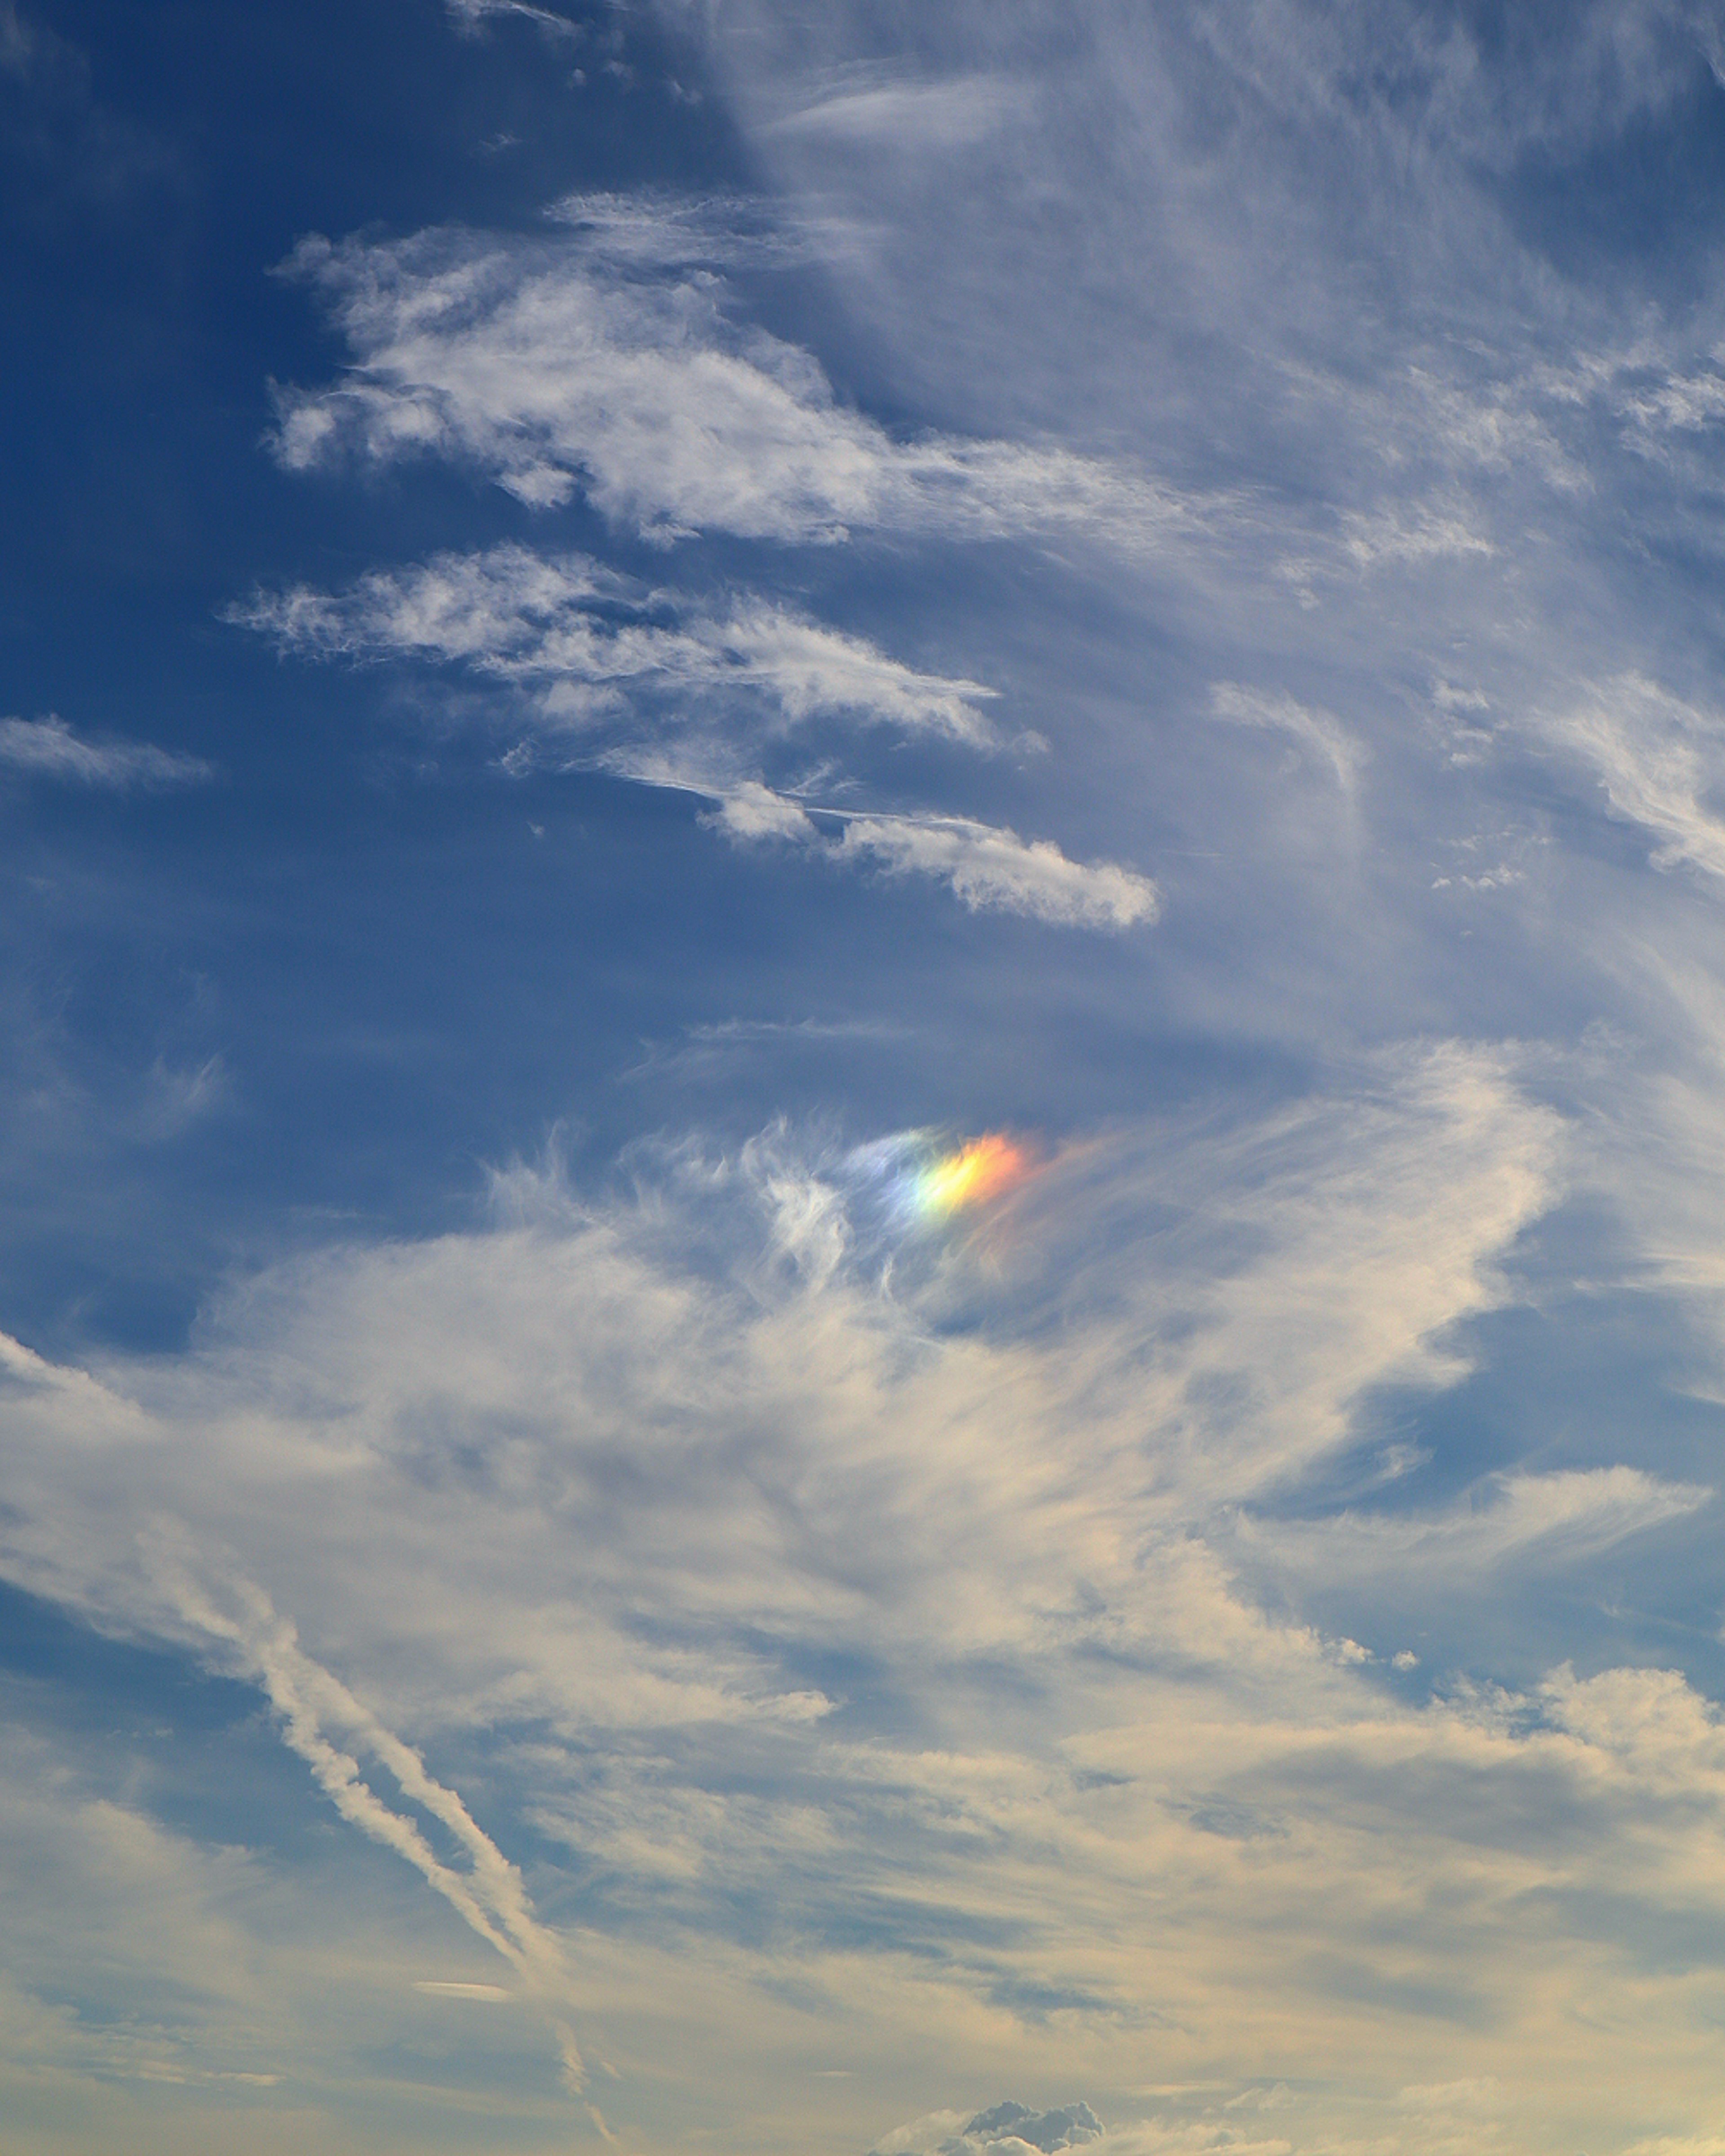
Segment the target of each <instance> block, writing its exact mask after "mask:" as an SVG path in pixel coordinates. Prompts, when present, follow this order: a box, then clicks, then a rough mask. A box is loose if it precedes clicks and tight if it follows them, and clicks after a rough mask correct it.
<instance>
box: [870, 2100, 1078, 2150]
mask: <svg viewBox="0 0 1725 2156" xmlns="http://www.w3.org/2000/svg"><path fill="white" fill-rule="evenodd" d="M960 2115H961V2114H958V2113H947V2112H940V2113H935V2114H932V2115H931V2117H928V2118H927V2119H923V2120H919V2121H917V2122H916V2123H915V2124H914V2125H911V2126H908V2127H900V2128H896V2130H895V2131H894V2132H893V2133H890V2134H887V2135H886V2136H885V2137H884V2138H882V2139H881V2140H880V2142H878V2143H876V2144H875V2149H874V2150H873V2151H872V2152H871V2156H913V2152H914V2156H922V2151H924V2150H931V2151H933V2152H934V2156H973V2152H975V2151H980V2150H989V2149H999V2150H1001V2151H1003V2152H1004V2156H1017V2152H1018V2151H1019V2150H1020V2149H1024V2148H1034V2149H1040V2150H1041V2151H1042V2152H1043V2156H1056V2152H1057V2151H1059V2150H1060V2149H1062V2148H1083V2147H1086V2145H1088V2144H1089V2143H1091V2142H1094V2141H1100V2140H1101V2139H1102V2138H1103V2127H1102V2122H1101V2119H1099V2118H1098V2117H1096V2113H1095V2112H1093V2111H1092V2110H1091V2107H1090V2106H1089V2105H1088V2104H1087V2103H1069V2104H1062V2105H1060V2107H1058V2108H1057V2109H1055V2110H1052V2111H1045V2112H1035V2111H1033V2110H1032V2109H1031V2108H1030V2107H1029V2104H1027V2103H1016V2102H1013V2101H1012V2100H1011V2099H1010V2098H1009V2099H1008V2100H1007V2101H1006V2102H1004V2103H997V2104H994V2105H992V2106H991V2107H989V2108H988V2110H987V2111H979V2112H977V2113H976V2114H975V2116H974V2117H971V2118H968V2119H966V2120H965V2122H964V2124H963V2127H962V2128H961V2129H960V2130H959V2132H958V2133H956V2134H954V2133H950V2132H949V2131H947V2128H949V2127H950V2126H951V2124H952V2122H953V2121H954V2120H955V2119H956V2118H957V2117H959V2116H960ZM937 2134H938V2135H940V2136H941V2137H942V2138H940V2139H939V2140H938V2142H937V2141H936V2140H935V2139H934V2136H935V2135H937Z"/></svg>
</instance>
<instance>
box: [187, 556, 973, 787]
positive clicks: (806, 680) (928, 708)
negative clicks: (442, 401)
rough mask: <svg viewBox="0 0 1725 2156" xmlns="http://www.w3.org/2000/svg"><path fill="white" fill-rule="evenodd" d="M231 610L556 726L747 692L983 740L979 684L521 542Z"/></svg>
mask: <svg viewBox="0 0 1725 2156" xmlns="http://www.w3.org/2000/svg"><path fill="white" fill-rule="evenodd" d="M228 619H230V620H233V621H235V622H238V623H239V624H242V625H244V627H247V628H249V629H258V630H259V631H261V632H262V633H263V634H265V635H267V636H269V637H270V639H272V640H273V641H274V642H275V644H277V645H278V646H279V647H280V649H283V650H285V651H291V652H294V653H296V654H302V655H305V656H307V657H311V658H316V659H334V658H344V659H352V660H379V659H386V658H391V659H401V660H429V661H434V662H440V663H444V664H456V665H462V666H465V667H466V668H468V669H469V670H471V671H473V672H475V673H477V674H480V675H485V676H486V677H489V678H490V679H492V680H501V681H507V682H511V683H514V684H518V685H531V687H533V688H534V689H535V690H538V691H540V692H542V693H541V696H540V701H539V702H538V705H537V709H538V710H539V711H540V712H541V713H542V715H543V716H544V717H545V718H546V719H547V721H551V722H552V723H553V724H555V723H556V722H557V721H565V722H567V723H570V724H577V723H579V721H581V720H582V718H583V716H592V717H597V716H599V715H601V714H602V713H603V711H606V710H608V709H611V710H614V709H617V708H619V707H621V706H624V703H625V701H626V700H627V701H631V702H633V703H634V705H636V706H639V701H640V700H642V699H644V698H649V697H653V698H659V699H675V700H677V701H681V702H683V703H685V704H686V702H687V701H688V700H690V699H692V698H696V697H702V698H709V699H710V698H711V696H713V695H715V694H719V695H725V696H749V697H752V698H753V699H755V700H757V701H758V702H760V703H762V704H764V705H766V706H768V707H770V708H772V709H773V710H775V711H777V713H778V718H779V720H780V721H781V722H783V724H785V725H795V724H797V723H798V721H803V720H805V719H808V718H809V717H812V716H816V715H818V714H825V715H834V714H844V715H846V716H852V717H857V718H861V719H863V720H865V721H870V722H873V723H875V724H880V725H886V726H893V727H895V728H896V729H898V730H899V731H902V732H905V733H912V734H914V733H931V734H938V735H945V736H947V737H950V738H952V739H953V740H957V741H961V742H968V743H969V744H970V745H971V746H973V747H987V746H989V745H991V744H992V742H993V739H994V736H993V730H992V729H991V728H990V726H989V725H988V721H987V720H986V719H985V718H984V717H983V714H982V713H981V712H980V711H978V708H977V706H978V705H979V704H981V703H983V702H986V701H990V700H991V699H992V698H993V695H994V691H993V690H991V689H988V688H987V687H985V686H984V685H983V684H982V683H981V682H979V681H971V680H962V679H952V678H948V677H946V676H943V675H934V674H923V673H919V672H918V671H916V669H915V668H913V667H910V666H906V665H902V664H901V662H900V661H898V660H894V659H891V658H890V657H889V656H888V655H887V654H886V653H885V652H883V651H881V650H880V649H878V648H877V647H875V645H873V644H869V643H867V642H866V641H865V640H864V639H861V638H860V637H854V636H847V635H845V634H843V633H842V632H841V631H839V630H837V629H829V628H828V627H826V626H825V625H824V624H821V623H819V622H815V621H811V620H810V619H809V618H808V616H807V615H805V614H802V613H798V612H797V611H796V610H795V609H794V608H791V607H788V606H786V605H784V604H783V603H778V602H776V601H773V600H771V599H767V598H760V597H758V596H756V595H753V594H746V595H740V596H737V597H734V598H730V599H728V600H721V601H720V602H719V603H718V604H717V605H716V606H709V605H704V604H703V603H701V602H700V601H698V600H693V599H690V598H683V597H681V596H680V595H679V594H677V593H672V592H666V591H653V590H649V589H647V588H644V587H643V586H641V585H639V584H638V583H634V582H633V581H632V580H631V579H629V577H624V576H621V575H619V574H617V573H616V572H614V571H610V570H607V569H605V568H603V567H601V566H600V565H599V564H598V562H594V561H593V560H592V559H591V558H590V557H586V556H583V555H562V556H544V555H539V554H536V553H533V552H530V551H529V550H528V549H527V548H526V547H520V546H503V547H493V548H492V549H491V550H490V552H486V553H484V554H476V555H455V554H443V555H439V556H438V557H436V558H435V559H434V560H433V561H431V562H427V563H425V564H424V565H423V566H421V567H414V568H411V569H405V570H379V571H377V572H373V573H372V574H371V575H369V576H367V577H362V578H361V579H360V581H359V583H357V584H356V585H354V586H352V588H350V589H348V590H347V591H346V592H342V593H321V592H316V591H313V590H311V589H310V588H307V587H305V586H304V585H300V586H295V587H294V588H290V589H289V590H287V591H285V592H280V593H259V594H258V595H256V596H255V597H254V598H253V599H251V600H250V601H249V602H248V603H244V604H243V605H240V606H236V607H234V608H230V609H229V610H228Z"/></svg>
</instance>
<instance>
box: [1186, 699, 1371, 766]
mask: <svg viewBox="0 0 1725 2156" xmlns="http://www.w3.org/2000/svg"><path fill="white" fill-rule="evenodd" d="M1210 716H1211V717H1212V718H1214V719H1220V720H1223V721H1225V722H1226V723H1227V724H1229V725H1230V726H1263V727H1267V728H1269V729H1271V731H1276V732H1280V733H1285V734H1289V735H1291V736H1292V737H1293V738H1294V739H1295V740H1296V741H1297V742H1303V743H1304V745H1305V746H1306V747H1307V748H1308V749H1312V750H1313V751H1315V752H1316V753H1317V755H1318V756H1319V757H1322V760H1323V761H1324V762H1326V763H1327V764H1328V765H1329V767H1330V768H1331V769H1332V771H1333V772H1334V773H1335V774H1336V783H1337V785H1338V786H1339V787H1340V788H1342V790H1343V793H1352V792H1353V786H1354V781H1355V779H1356V778H1357V777H1358V767H1359V763H1360V761H1361V757H1362V753H1363V752H1362V751H1361V748H1360V746H1359V744H1358V742H1355V741H1354V740H1353V737H1351V736H1350V735H1349V733H1348V731H1347V729H1346V727H1344V726H1343V724H1342V723H1341V721H1340V720H1338V719H1337V718H1336V717H1335V716H1333V714H1332V713H1331V712H1329V711H1312V710H1310V709H1308V707H1307V706H1306V705H1304V704H1299V703H1296V702H1295V701H1294V699H1293V698H1292V697H1291V696H1271V695H1267V694H1266V692H1265V691H1264V690H1261V689H1252V688H1248V687H1245V686H1244V685H1242V684H1240V682H1237V681H1218V682H1217V683H1216V684H1215V685H1214V687H1213V688H1212V689H1211V690H1210Z"/></svg>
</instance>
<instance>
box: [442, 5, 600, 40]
mask: <svg viewBox="0 0 1725 2156" xmlns="http://www.w3.org/2000/svg"><path fill="white" fill-rule="evenodd" d="M444 6H445V7H446V8H448V9H449V19H450V21H451V22H453V23H454V24H455V25H456V27H457V28H459V29H464V30H470V31H471V30H476V29H477V28H479V27H480V24H481V23H483V22H485V20H486V18H488V17H490V16H493V15H519V16H521V17H522V18H525V19H526V21H527V22H530V23H538V25H539V27H540V28H542V30H545V31H547V32H548V33H550V34H551V35H552V36H553V37H559V38H572V37H578V36H579V35H580V29H579V26H578V24H576V23H572V22H571V21H570V20H569V18H568V17H567V15H559V14H557V13H555V12H554V11H553V10H552V8H536V7H535V6H534V5H533V4H532V0H444Z"/></svg>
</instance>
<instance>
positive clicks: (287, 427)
mask: <svg viewBox="0 0 1725 2156" xmlns="http://www.w3.org/2000/svg"><path fill="white" fill-rule="evenodd" d="M649 207H650V206H649V204H646V203H636V204H634V205H633V206H632V207H631V208H630V209H629V213H628V214H627V215H626V216H622V217H617V218H606V217H603V216H601V215H598V214H597V213H595V212H594V210H593V207H592V206H591V204H590V203H589V204H588V207H587V208H586V209H585V211H584V212H583V213H580V214H578V217H577V218H575V220H574V222H573V223H572V228H571V232H570V236H569V238H568V239H567V240H566V241H564V242H563V243H562V244H561V245H559V244H557V243H555V242H552V241H549V240H547V241H542V242H525V241H523V242H506V241H502V240H498V239H486V238H485V237H483V236H480V235H476V234H467V233H462V232H458V231H429V232H424V233H421V234H418V235H416V236H415V237H414V238H413V239H408V240H404V241H400V242H386V243H382V244H368V243H366V242H363V241H358V240H348V241H344V242H342V243H341V244H338V245H331V244H330V243H329V242H328V241H327V240H323V239H308V240H305V241H303V242H302V243H301V244H300V246H299V247H298V248H297V249H295V253H294V254H293V256H292V258H291V259H290V264H289V265H288V266H289V269H290V272H291V274H293V275H295V276H296V277H298V278H300V279H301V280H304V281H305V282H307V283H309V284H311V285H313V286H314V287H315V288H316V290H317V291H318V292H319V293H320V294H321V295H322V297H323V299H324V301H325V303H326V305H327V307H328V308H329V310H330V311H331V314H332V316H334V318H335V320H336V322H337V323H338V325H339V326H340V327H341V330H342V331H343V333H344V334H345V335H346V336H347V340H348V342H349V345H350V346H351V347H352V352H353V355H354V358H353V364H352V368H351V369H350V372H349V373H348V375H347V378H346V379H345V380H344V381H342V382H341V383H340V384H338V385H336V386H335V387H333V388H328V389H322V390H293V391H285V392H283V393H281V394H280V417H279V419H278V423H277V425H276V428H275V433H274V434H273V436H272V444H273V446H274V449H275V454H276V455H277V457H278V458H279V459H280V461H281V463H282V464H283V465H285V466H286V467H287V469H289V470H300V471H303V470H311V469H313V468H315V467H316V466H318V465H326V464H331V463H336V462H339V461H341V459H344V458H347V457H356V456H357V458H359V459H361V460H362V461H365V462H370V463H388V462H391V461H393V460H394V459H398V458H403V457H408V456H414V455H423V454H439V455H442V456H446V457H454V458H456V459H461V460H463V461H465V462H469V463H471V464H473V465H476V466H477V467H478V468H479V469H480V470H484V471H486V472H488V473H490V475H491V476H492V477H494V478H495V480H496V481H497V483H498V484H499V485H502V486H504V487H506V488H507V489H508V490H509V491H510V492H511V493H512V494H515V495H517V496H518V497H519V498H520V499H521V500H522V501H524V502H526V503H528V504H530V505H533V506H541V507H550V506H556V505H557V504H559V503H562V502H566V501H567V500H570V499H571V498H572V496H573V495H575V493H576V492H577V491H578V490H580V491H582V492H583V493H584V494H585V495H587V496H588V499H589V500H591V501H592V502H593V506H595V507H596V508H597V509H598V510H599V511H600V512H601V513H602V514H603V516H605V517H607V518H608V520H609V521H612V522H613V523H615V524H619V525H621V526H625V527H627V528H629V529H631V530H634V531H637V532H639V534H640V535H641V536H644V537H647V538H650V539H655V540H659V541H661V542H666V543H669V542H673V541H675V540H676V539H678V538H681V537H686V536H693V535H694V534H696V533H698V532H703V531H728V532H733V533H737V534H738V535H740V536H744V537H747V538H756V539H777V540H781V541H787V542H810V541H814V542H833V541H836V540H839V539H843V538H845V537H846V536H849V535H850V534H851V533H853V532H860V531H870V530H876V529H881V530H896V531H928V532H937V533H941V534H943V535H945V536H950V537H954V538H959V539H987V538H1002V537H1014V536H1039V535H1040V536H1050V535H1058V534H1061V533H1065V534H1084V533H1089V534H1091V535H1092V536H1096V537H1097V538H1100V539H1102V540H1104V541H1106V542H1107V543H1109V544H1111V545H1114V546H1123V547H1128V548H1131V549H1132V550H1134V551H1143V550H1153V549H1154V548H1155V547H1157V546H1158V545H1159V544H1160V543H1161V542H1163V539H1164V538H1165V537H1166V536H1168V534H1170V533H1171V532H1173V531H1175V530H1177V529H1180V530H1183V529H1185V528H1186V527H1187V526H1189V525H1190V523H1191V521H1192V518H1193V516H1194V511H1193V509H1192V507H1191V506H1189V505H1188V504H1185V503H1183V502H1182V501H1181V500H1179V499H1178V497H1177V496H1176V495H1173V493H1171V492H1169V491H1168V490H1166V489H1163V488H1162V487H1160V486H1159V485H1158V484H1157V483H1156V482H1155V481H1154V480H1152V479H1151V478H1149V477H1148V476H1147V475H1144V474H1142V473H1140V472H1137V471H1134V470H1132V469H1131V468H1130V467H1128V466H1126V465H1114V464H1109V463H1106V462H1103V461H1101V460H1100V459H1096V458H1093V457H1087V456H1083V455H1080V454H1076V453H1074V452H1072V451H1070V450H1067V449H1062V448H1060V447H1059V446H1055V445H1042V444H1033V443H1026V442H1023V441H1006V440H978V439H964V438H963V437H960V436H957V435H950V434H922V435H919V436H917V437H915V438H913V439H907V440H900V439H896V438H895V437H894V436H893V435H891V434H889V433H888V432H887V431H886V429H885V428H884V427H882V426H881V425H880V423H879V422H878V421H876V420H875V419H872V418H869V417H867V416H866V415H865V413H861V412H860V411H858V410H856V409H855V408H851V407H849V406H846V405H845V404H843V403H840V402H839V400H838V399H837V398H835V397H834V393H833V391H832V388H831V386H830V384H829V382H828V381H827V379H826V377H825V375H824V372H822V369H821V368H820V367H819V363H818V362H816V361H815V359H814V357H813V356H812V355H811V354H809V352H805V351H803V350H802V349H800V348H798V346H793V345H791V344H788V343H786V342H784V341H782V340H780V339H778V338H775V337H773V336H771V335H769V334H768V332H766V331H763V330H760V329H744V328H742V327H740V326H737V324H735V323H734V322H733V321H732V320H731V317H730V315H729V313H728V311H727V309H726V305H725V302H724V294H723V291H722V289H721V288H716V285H715V283H714V280H713V275H712V274H711V272H706V273H704V274H702V275H692V274H688V273H686V272H685V269H684V268H683V265H682V264H680V263H679V261H678V259H677V256H678V254H679V251H680V249H679V247H678V244H677V243H678V240H679V238H680V235H681V234H682V233H683V231H684V226H683V225H682V223H680V222H679V220H678V219H677V218H675V217H674V216H673V217H667V218H663V219H661V220H660V222H661V226H662V233H663V237H662V238H661V239H660V240H659V241H658V242H657V243H656V244H654V245H648V244H645V243H644V239H643V237H642V226H643V220H644V217H645V216H646V214H647V213H648V210H649ZM613 233H616V234H619V244H618V245H617V246H616V247H615V248H614V249H613V248H611V247H609V246H608V239H609V236H610V235H611V234H613ZM683 251H684V252H685V255H686V249H685V250H683ZM697 251H700V250H697ZM649 270H650V271H651V272H652V273H653V274H651V275H648V274H644V273H645V272H646V271H649Z"/></svg>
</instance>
